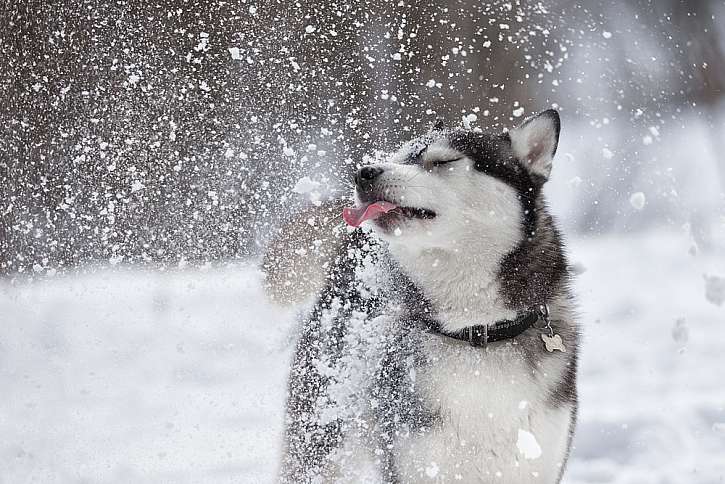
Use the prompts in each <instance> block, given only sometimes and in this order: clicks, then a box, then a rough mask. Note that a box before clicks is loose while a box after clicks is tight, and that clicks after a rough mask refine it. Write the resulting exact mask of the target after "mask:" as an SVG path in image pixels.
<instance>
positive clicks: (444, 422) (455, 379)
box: [397, 336, 571, 482]
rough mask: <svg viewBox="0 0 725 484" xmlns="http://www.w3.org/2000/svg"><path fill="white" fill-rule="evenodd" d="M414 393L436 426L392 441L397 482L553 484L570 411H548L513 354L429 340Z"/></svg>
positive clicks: (501, 348)
mask: <svg viewBox="0 0 725 484" xmlns="http://www.w3.org/2000/svg"><path fill="white" fill-rule="evenodd" d="M423 344H424V348H423V351H424V352H425V355H426V358H425V361H424V363H421V364H420V365H419V366H418V367H417V368H416V372H415V387H416V390H417V392H419V395H420V396H421V398H422V399H423V401H424V403H425V404H426V406H427V407H428V408H429V409H430V410H431V411H432V413H433V414H434V415H435V417H436V418H435V424H434V425H433V426H432V427H431V428H430V429H428V430H426V431H424V432H420V433H410V434H408V435H405V436H403V437H402V438H401V439H399V440H398V442H397V451H398V452H397V455H398V457H399V460H398V470H399V473H400V477H401V480H402V481H404V482H411V481H418V480H420V479H428V478H431V477H432V478H434V482H435V481H439V482H448V481H456V480H458V481H462V482H489V481H492V480H494V479H495V480H496V482H529V481H530V480H531V481H532V482H537V481H538V482H556V479H557V478H558V475H559V472H560V469H561V465H562V464H563V462H564V460H565V458H566V448H567V443H568V430H569V422H570V412H571V409H570V408H552V407H551V406H550V405H549V403H548V401H547V398H548V389H547V388H546V387H547V385H546V382H539V381H537V380H536V378H534V376H533V374H532V371H531V369H530V367H529V365H528V363H527V362H526V361H525V360H524V359H523V357H522V355H521V354H520V352H519V351H518V349H517V348H516V347H515V346H513V345H510V344H498V345H496V348H495V349H494V348H489V349H488V350H484V349H481V348H472V347H471V346H469V345H466V344H460V343H458V342H448V341H446V340H442V339H441V338H440V337H436V336H431V337H430V338H427V339H426V340H425V341H424V343H423Z"/></svg>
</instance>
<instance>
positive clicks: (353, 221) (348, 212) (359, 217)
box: [342, 202, 398, 227]
mask: <svg viewBox="0 0 725 484" xmlns="http://www.w3.org/2000/svg"><path fill="white" fill-rule="evenodd" d="M396 208H398V206H397V205H396V204H394V203H390V202H373V203H369V204H367V205H362V206H360V207H346V208H343V209H342V218H343V220H345V222H347V224H348V225H352V226H353V227H359V226H360V224H361V223H363V222H364V221H366V220H373V219H376V218H378V217H380V216H381V215H382V214H384V213H388V212H390V211H391V210H395V209H396Z"/></svg>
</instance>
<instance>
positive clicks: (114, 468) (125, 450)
mask: <svg viewBox="0 0 725 484" xmlns="http://www.w3.org/2000/svg"><path fill="white" fill-rule="evenodd" d="M689 248H690V241H689V238H688V237H686V236H684V235H683V236H680V235H678V234H672V233H651V234H647V235H640V236H630V237H627V236H616V237H614V236H612V237H611V238H600V239H592V240H576V241H573V242H572V243H571V254H572V260H573V261H577V262H579V263H580V264H581V265H582V266H583V267H584V268H585V269H586V270H585V272H584V273H583V274H581V275H580V276H579V277H578V281H577V290H578V293H579V295H580V301H581V310H582V321H583V323H584V328H585V333H586V339H585V344H584V348H583V350H582V364H581V369H582V371H581V374H580V378H581V380H580V392H581V410H580V421H579V428H578V432H577V437H576V442H575V444H576V448H575V450H574V454H573V458H572V460H571V463H570V467H569V471H568V475H567V480H566V481H567V482H568V483H569V484H574V483H605V482H612V483H618V484H620V483H621V484H624V483H631V484H642V483H644V484H647V483H658V484H659V483H672V484H676V483H677V484H679V483H685V482H687V483H702V484H706V483H716V482H717V483H719V482H725V374H724V373H723V372H724V371H725V357H724V356H723V355H724V354H725V351H724V348H725V306H723V307H718V306H716V305H715V304H714V303H713V302H709V301H708V300H707V299H706V297H705V278H704V277H703V274H705V273H707V274H709V275H717V274H719V275H721V276H722V275H725V257H723V253H722V252H720V253H713V254H703V253H700V254H697V255H694V256H693V255H691V254H690V253H688V250H689ZM260 281H261V276H260V275H259V273H257V272H256V271H255V270H254V269H253V268H250V267H246V268H245V267H229V268H226V269H223V270H222V269H215V270H208V271H202V270H199V271H185V272H177V273H154V272H145V271H131V270H127V269H126V270H114V271H108V270H99V271H97V272H95V273H92V274H86V275H78V276H63V277H58V276H56V278H55V279H48V280H46V281H36V282H32V283H29V282H26V283H16V284H14V285H10V284H9V283H0V395H1V396H0V435H1V436H2V438H1V439H0V482H1V483H13V484H14V483H23V482H43V483H46V482H103V483H106V482H119V483H128V482H193V483H201V482H249V483H257V482H260V483H264V482H271V481H272V480H273V476H274V472H275V467H276V460H277V454H278V447H279V444H278V443H279V436H280V432H281V414H282V404H283V399H284V385H285V371H286V368H287V364H288V359H289V356H290V350H291V335H292V333H293V326H294V311H292V310H282V309H279V308H275V307H273V306H271V305H270V304H269V303H267V302H266V300H265V298H264V295H263V292H262V290H261V288H260ZM711 299H712V298H711ZM678 320H679V322H678Z"/></svg>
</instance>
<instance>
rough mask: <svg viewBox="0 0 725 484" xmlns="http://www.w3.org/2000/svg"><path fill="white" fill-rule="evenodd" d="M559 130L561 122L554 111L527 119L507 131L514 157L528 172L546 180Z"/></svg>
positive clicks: (556, 144)
mask: <svg viewBox="0 0 725 484" xmlns="http://www.w3.org/2000/svg"><path fill="white" fill-rule="evenodd" d="M560 129H561V121H560V120H559V113H558V112H557V111H556V110H555V109H547V110H546V111H543V112H541V113H539V114H537V115H536V116H532V117H530V118H528V119H527V120H526V121H524V122H523V123H521V125H519V126H517V127H516V128H514V129H512V130H511V131H509V137H510V138H511V147H512V148H513V150H514V155H515V156H516V158H517V159H518V160H519V162H520V163H521V164H522V165H524V166H525V167H526V168H527V169H528V170H529V171H530V172H532V173H535V174H536V175H539V176H541V177H544V179H548V178H549V174H550V173H551V163H552V161H553V160H554V154H555V153H556V147H557V146H558V144H559V131H560Z"/></svg>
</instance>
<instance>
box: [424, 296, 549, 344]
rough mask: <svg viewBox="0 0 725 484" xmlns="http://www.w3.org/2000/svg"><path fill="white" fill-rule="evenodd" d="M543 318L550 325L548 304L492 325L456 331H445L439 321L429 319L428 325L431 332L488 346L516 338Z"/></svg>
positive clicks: (480, 325) (469, 327)
mask: <svg viewBox="0 0 725 484" xmlns="http://www.w3.org/2000/svg"><path fill="white" fill-rule="evenodd" d="M539 318H541V319H542V320H543V321H544V322H545V323H546V324H547V327H548V326H549V310H548V307H547V306H546V305H543V304H542V305H540V306H539V307H537V308H535V309H529V310H528V311H523V312H522V313H520V314H519V315H518V316H517V317H516V319H503V320H501V321H496V322H495V323H493V324H491V325H486V324H479V325H476V326H468V327H466V328H463V329H462V330H460V331H457V332H455V333H449V332H447V331H443V329H441V327H440V323H438V322H437V321H428V322H427V324H426V326H427V329H428V331H429V332H430V333H433V334H439V335H441V336H447V337H449V338H453V339H457V340H459V341H467V342H468V343H470V344H471V345H473V346H486V345H487V344H488V343H493V342H495V341H502V340H505V339H511V338H515V337H516V336H518V335H520V334H521V333H523V332H524V331H526V330H527V329H529V328H530V327H532V326H533V325H534V324H536V322H537V321H539Z"/></svg>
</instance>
